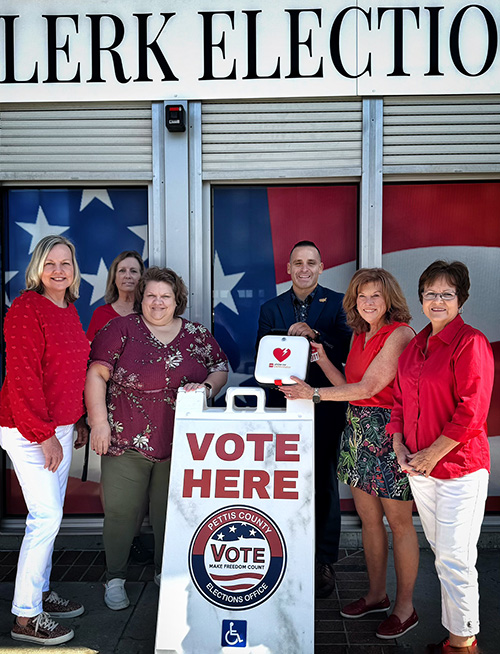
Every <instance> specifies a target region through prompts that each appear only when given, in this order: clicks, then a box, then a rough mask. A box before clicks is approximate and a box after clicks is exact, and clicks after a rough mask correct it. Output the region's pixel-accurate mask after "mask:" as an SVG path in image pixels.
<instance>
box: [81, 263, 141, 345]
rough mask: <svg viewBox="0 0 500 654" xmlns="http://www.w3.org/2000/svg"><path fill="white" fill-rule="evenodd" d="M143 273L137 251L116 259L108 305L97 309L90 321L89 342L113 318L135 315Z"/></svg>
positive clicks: (109, 285) (113, 265) (109, 275)
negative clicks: (138, 287)
mask: <svg viewBox="0 0 500 654" xmlns="http://www.w3.org/2000/svg"><path fill="white" fill-rule="evenodd" d="M143 272H144V262H143V260H142V257H141V255H140V254H139V253H138V252H136V251H135V250H126V251H125V252H121V253H120V254H119V255H118V256H117V257H115V259H114V260H113V263H112V264H111V266H110V268H109V272H108V280H107V282H106V293H105V295H104V301H105V302H106V304H103V305H102V306H100V307H97V309H95V311H94V313H93V314H92V318H91V319H90V324H89V327H88V329H87V338H88V339H89V341H93V340H94V336H95V335H96V334H97V332H98V331H99V330H100V329H102V328H103V327H104V325H107V324H108V322H109V321H110V320H113V318H118V317H119V316H128V315H130V314H131V313H134V298H135V289H136V287H137V284H138V283H139V280H140V278H141V275H142V273H143Z"/></svg>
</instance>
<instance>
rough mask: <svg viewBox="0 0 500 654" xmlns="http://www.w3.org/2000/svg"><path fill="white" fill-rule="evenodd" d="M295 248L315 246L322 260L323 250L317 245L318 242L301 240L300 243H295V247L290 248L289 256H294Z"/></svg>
mask: <svg viewBox="0 0 500 654" xmlns="http://www.w3.org/2000/svg"><path fill="white" fill-rule="evenodd" d="M295 248H314V249H315V250H317V251H318V254H319V260H320V261H321V252H320V251H319V247H318V246H317V245H316V243H313V242H312V241H299V242H298V243H295V245H294V246H293V248H292V249H291V250H290V255H289V258H290V257H291V256H292V252H293V251H294V250H295Z"/></svg>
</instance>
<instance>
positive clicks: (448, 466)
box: [387, 261, 494, 654]
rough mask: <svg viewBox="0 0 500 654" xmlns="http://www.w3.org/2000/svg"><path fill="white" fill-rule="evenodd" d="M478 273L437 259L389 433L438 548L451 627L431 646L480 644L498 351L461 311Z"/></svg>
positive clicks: (461, 653) (440, 652) (435, 652)
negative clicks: (480, 554) (480, 552)
mask: <svg viewBox="0 0 500 654" xmlns="http://www.w3.org/2000/svg"><path fill="white" fill-rule="evenodd" d="M469 287H470V280H469V271H468V270H467V267H466V266H465V265H464V264H463V263H461V262H459V261H455V262H453V263H447V262H445V261H435V262H434V263H432V264H431V265H430V266H429V267H428V268H426V270H424V272H423V273H422V275H421V276H420V280H419V283H418V292H419V298H420V302H421V303H422V308H423V312H424V314H425V315H426V316H427V318H429V320H430V324H429V325H427V327H425V328H424V329H423V330H422V331H421V332H420V333H419V334H417V336H416V337H415V338H414V339H413V341H412V342H411V343H410V345H409V346H408V347H407V348H406V350H405V351H404V352H403V354H402V355H401V357H400V359H399V366H398V374H397V378H396V383H395V387H394V409H393V412H392V418H391V422H390V423H389V425H388V427H387V431H388V432H389V433H391V434H393V436H394V449H395V451H396V453H397V456H398V461H399V462H400V464H401V467H402V468H403V470H405V471H406V472H407V473H408V475H409V478H410V485H411V489H412V492H413V496H414V499H415V503H416V505H417V509H418V512H419V514H420V518H421V520H422V526H423V528H424V531H425V535H426V537H427V540H428V541H429V544H430V546H431V548H432V550H433V551H434V554H435V556H436V570H437V573H438V576H439V580H440V582H441V598H442V616H441V619H442V623H443V626H444V627H445V628H446V629H447V630H448V632H449V635H448V637H447V638H445V639H444V640H443V641H442V642H441V643H439V644H438V645H429V646H428V648H427V651H428V652H429V654H451V653H452V652H453V653H455V654H473V653H476V652H478V651H479V650H478V647H477V640H476V634H477V633H478V631H479V589H478V582H477V571H476V568H475V563H476V558H477V541H478V538H479V534H480V531H481V523H482V519H483V514H484V506H485V502H486V496H487V490H488V478H489V470H490V454H489V445H488V439H487V431H486V418H487V415H488V409H489V405H490V399H491V392H492V388H493V374H494V363H493V354H492V350H491V347H490V344H489V343H488V341H487V339H486V337H485V336H484V335H483V334H482V333H481V332H480V331H478V330H477V329H474V328H473V327H470V326H469V325H466V324H465V323H464V321H463V320H462V318H461V316H460V315H459V314H460V313H461V311H462V307H463V305H464V303H465V301H466V300H467V298H468V297H469Z"/></svg>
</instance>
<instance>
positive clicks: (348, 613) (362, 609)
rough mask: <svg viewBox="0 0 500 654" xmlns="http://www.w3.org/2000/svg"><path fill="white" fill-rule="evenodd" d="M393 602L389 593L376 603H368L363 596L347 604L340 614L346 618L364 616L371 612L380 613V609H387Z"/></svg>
mask: <svg viewBox="0 0 500 654" xmlns="http://www.w3.org/2000/svg"><path fill="white" fill-rule="evenodd" d="M390 605H391V602H390V600H389V598H388V597H387V595H386V596H385V597H384V599H383V600H382V601H381V602H377V603H376V604H367V603H366V601H365V599H364V597H361V598H360V599H359V600H356V601H355V602H351V603H350V604H346V606H344V607H343V609H342V610H341V611H340V615H341V616H342V617H344V618H362V617H363V616H365V615H368V614H369V613H379V612H380V611H387V609H388V608H389V607H390Z"/></svg>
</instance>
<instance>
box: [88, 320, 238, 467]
mask: <svg viewBox="0 0 500 654" xmlns="http://www.w3.org/2000/svg"><path fill="white" fill-rule="evenodd" d="M92 363H100V364H101V365H103V366H106V368H108V370H109V371H110V374H111V376H110V379H109V382H108V386H107V395H106V402H107V407H108V420H109V424H110V425H111V445H110V448H109V450H108V455H110V456H117V455H120V454H123V452H124V451H125V450H128V449H133V450H137V451H138V452H140V453H141V454H143V455H144V456H145V457H146V458H148V459H151V460H152V461H163V460H165V459H169V458H170V455H171V452H172V438H173V430H174V412H175V400H176V397H177V389H178V388H179V387H180V386H184V385H185V384H187V383H189V382H197V383H202V382H204V381H205V379H206V378H207V375H209V374H210V373H212V372H218V371H221V372H226V371H227V370H228V364H227V357H226V355H225V354H224V352H223V351H222V350H221V348H220V347H219V345H218V343H217V341H216V340H215V338H214V337H213V336H212V334H211V333H210V332H209V331H208V329H206V327H204V326H203V325H201V324H199V323H195V322H190V321H189V320H184V319H182V327H181V329H180V331H179V333H178V335H177V336H176V337H175V338H174V340H173V341H171V342H170V343H168V345H164V344H163V343H162V342H161V341H159V340H158V339H157V338H156V337H155V336H154V335H153V334H152V333H151V332H150V330H149V329H148V328H147V326H146V325H145V323H144V321H143V319H142V318H141V316H138V315H136V314H132V315H129V316H125V317H120V318H115V319H114V320H111V321H110V322H109V323H108V324H107V325H106V326H105V327H104V328H103V329H102V330H101V331H100V332H99V333H98V334H97V335H96V337H95V338H94V340H93V341H92V349H91V352H90V364H89V365H92Z"/></svg>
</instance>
